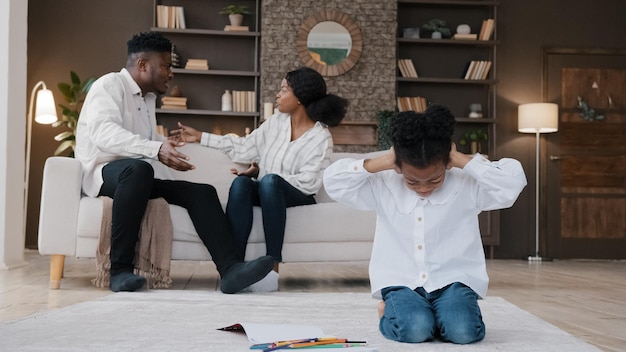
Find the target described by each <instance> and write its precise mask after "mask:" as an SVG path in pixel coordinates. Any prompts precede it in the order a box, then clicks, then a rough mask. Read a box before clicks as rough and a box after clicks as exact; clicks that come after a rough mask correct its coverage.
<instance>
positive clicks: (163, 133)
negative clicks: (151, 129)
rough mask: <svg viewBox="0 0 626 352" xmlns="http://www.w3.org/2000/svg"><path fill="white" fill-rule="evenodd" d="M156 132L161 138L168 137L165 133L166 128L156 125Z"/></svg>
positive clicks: (166, 132)
mask: <svg viewBox="0 0 626 352" xmlns="http://www.w3.org/2000/svg"><path fill="white" fill-rule="evenodd" d="M156 128H157V129H156V132H157V134H160V135H161V136H163V137H168V133H169V132H168V131H167V127H165V126H163V125H157V126H156Z"/></svg>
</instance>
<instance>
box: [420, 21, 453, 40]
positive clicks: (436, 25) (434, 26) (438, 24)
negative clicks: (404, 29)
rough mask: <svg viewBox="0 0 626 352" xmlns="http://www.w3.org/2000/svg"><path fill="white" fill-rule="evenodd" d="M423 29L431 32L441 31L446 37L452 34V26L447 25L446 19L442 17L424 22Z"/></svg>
mask: <svg viewBox="0 0 626 352" xmlns="http://www.w3.org/2000/svg"><path fill="white" fill-rule="evenodd" d="M422 29H424V30H426V31H430V32H439V33H441V35H442V36H444V37H449V36H450V28H448V27H447V24H446V21H444V20H442V19H440V18H433V19H431V20H430V21H428V22H426V23H424V24H423V25H422Z"/></svg>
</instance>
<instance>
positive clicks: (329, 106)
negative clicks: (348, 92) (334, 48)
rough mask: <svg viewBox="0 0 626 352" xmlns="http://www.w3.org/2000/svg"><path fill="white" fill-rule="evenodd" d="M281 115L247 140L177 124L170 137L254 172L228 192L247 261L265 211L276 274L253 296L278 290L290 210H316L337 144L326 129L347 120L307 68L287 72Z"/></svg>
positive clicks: (340, 101) (341, 105)
mask: <svg viewBox="0 0 626 352" xmlns="http://www.w3.org/2000/svg"><path fill="white" fill-rule="evenodd" d="M276 107H277V108H278V111H279V112H278V113H277V114H274V115H273V116H272V117H270V118H269V119H267V120H266V121H265V122H264V123H263V124H262V125H261V126H260V127H259V128H257V129H255V130H254V131H252V133H250V134H249V135H248V136H245V137H237V136H233V135H226V136H220V135H214V134H210V133H206V132H200V131H197V130H195V129H193V128H191V127H188V126H184V125H182V124H180V123H179V127H180V129H178V130H174V131H172V134H173V135H174V136H175V137H176V138H180V139H182V140H183V141H185V142H197V141H199V142H200V143H201V144H202V145H204V146H207V147H211V148H216V149H219V150H221V151H223V152H225V153H227V154H228V155H229V156H230V157H231V159H232V160H233V161H235V162H238V163H249V164H250V165H251V167H250V168H249V169H248V170H246V171H244V172H238V171H237V170H232V172H234V173H235V174H237V175H238V177H237V178H235V180H234V181H233V183H232V185H231V187H230V193H229V196H228V205H227V206H226V215H227V216H228V219H229V221H230V224H231V227H232V231H233V234H234V235H235V237H236V239H237V242H238V243H239V246H240V256H241V258H243V257H244V256H245V251H246V244H247V243H248V237H249V236H250V230H251V228H252V216H253V215H252V207H253V206H255V205H257V206H260V207H261V209H262V214H263V229H264V232H265V243H266V247H267V254H268V255H270V256H272V257H273V258H274V270H273V271H271V272H270V273H269V274H268V275H267V276H266V277H265V278H264V279H263V280H261V281H259V282H257V283H256V284H255V285H253V286H250V290H251V291H256V292H261V291H276V290H278V266H279V263H280V262H281V261H282V247H283V239H284V236H285V223H286V216H287V208H288V207H294V206H299V205H308V204H314V203H315V198H314V195H315V193H316V192H317V191H318V190H319V189H320V187H321V186H322V173H323V170H324V169H325V168H326V167H327V166H328V164H329V162H330V154H331V153H332V149H333V143H332V136H331V134H330V132H329V131H328V126H337V125H338V124H339V123H340V122H341V121H342V120H343V118H344V116H345V114H346V110H347V107H348V101H347V100H346V99H344V98H341V97H339V96H337V95H334V94H329V93H327V91H326V82H325V81H324V78H323V77H322V76H321V75H320V74H319V73H318V72H317V71H315V70H313V69H311V68H308V67H303V68H299V69H297V70H294V71H291V72H288V73H287V75H286V76H285V78H284V79H283V80H282V82H281V85H280V91H279V92H278V93H277V94H276Z"/></svg>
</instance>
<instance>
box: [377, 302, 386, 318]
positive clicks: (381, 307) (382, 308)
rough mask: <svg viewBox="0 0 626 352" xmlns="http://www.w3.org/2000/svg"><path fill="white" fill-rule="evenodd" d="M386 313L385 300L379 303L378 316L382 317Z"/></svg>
mask: <svg viewBox="0 0 626 352" xmlns="http://www.w3.org/2000/svg"><path fill="white" fill-rule="evenodd" d="M383 315H385V301H380V303H378V318H379V319H380V318H382V317H383Z"/></svg>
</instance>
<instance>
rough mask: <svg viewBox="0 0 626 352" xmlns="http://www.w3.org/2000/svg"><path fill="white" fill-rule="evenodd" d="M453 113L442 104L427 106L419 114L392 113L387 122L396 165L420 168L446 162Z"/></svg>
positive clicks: (452, 131)
mask: <svg viewBox="0 0 626 352" xmlns="http://www.w3.org/2000/svg"><path fill="white" fill-rule="evenodd" d="M455 122H456V121H455V119H454V115H452V112H451V111H450V109H448V108H447V107H445V106H443V105H438V104H433V105H430V106H429V107H428V108H427V109H426V111H424V112H423V113H416V112H414V111H404V112H399V113H396V114H395V115H394V116H393V117H392V119H391V123H390V125H389V136H390V138H391V142H392V144H393V149H394V151H395V153H396V164H397V165H398V166H402V163H405V162H406V163H408V164H409V165H412V166H415V167H418V168H424V167H428V166H430V165H432V164H434V163H438V162H442V163H443V164H444V165H447V164H448V162H449V161H450V149H451V147H452V134H453V133H454V125H455Z"/></svg>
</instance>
